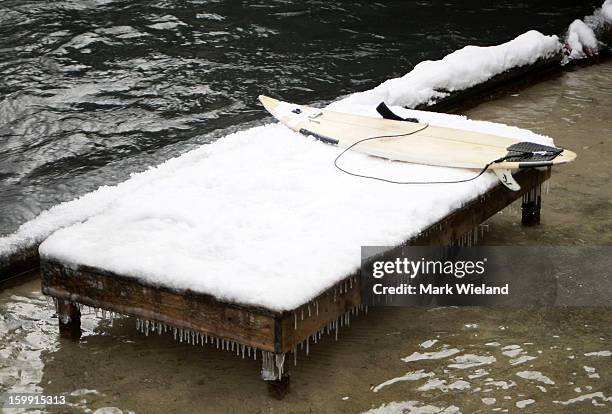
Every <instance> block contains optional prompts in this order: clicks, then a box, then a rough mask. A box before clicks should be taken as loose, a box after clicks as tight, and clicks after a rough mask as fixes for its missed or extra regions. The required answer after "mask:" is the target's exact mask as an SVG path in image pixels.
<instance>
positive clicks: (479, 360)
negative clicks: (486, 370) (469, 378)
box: [448, 354, 496, 369]
mask: <svg viewBox="0 0 612 414" xmlns="http://www.w3.org/2000/svg"><path fill="white" fill-rule="evenodd" d="M454 361H455V363H453V364H449V365H448V367H449V368H456V369H467V368H473V367H478V366H481V365H488V364H492V363H494V362H495V361H496V358H495V357H494V356H483V355H474V354H465V355H459V356H458V357H456V358H455V359H454Z"/></svg>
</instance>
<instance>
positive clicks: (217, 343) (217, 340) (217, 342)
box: [217, 337, 219, 349]
mask: <svg viewBox="0 0 612 414" xmlns="http://www.w3.org/2000/svg"><path fill="white" fill-rule="evenodd" d="M217 349H219V338H218V337H217Z"/></svg>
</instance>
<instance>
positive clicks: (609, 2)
mask: <svg viewBox="0 0 612 414" xmlns="http://www.w3.org/2000/svg"><path fill="white" fill-rule="evenodd" d="M600 13H601V17H603V20H604V22H605V23H607V24H612V0H606V1H604V3H603V4H602V6H601V12H600Z"/></svg>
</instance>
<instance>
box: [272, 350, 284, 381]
mask: <svg viewBox="0 0 612 414" xmlns="http://www.w3.org/2000/svg"><path fill="white" fill-rule="evenodd" d="M274 362H275V363H276V370H277V372H278V379H281V378H282V377H283V367H284V365H285V354H275V355H274Z"/></svg>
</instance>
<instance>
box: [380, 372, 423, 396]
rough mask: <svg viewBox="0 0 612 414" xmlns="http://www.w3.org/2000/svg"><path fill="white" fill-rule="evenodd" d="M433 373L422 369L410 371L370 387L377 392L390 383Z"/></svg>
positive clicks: (421, 377)
mask: <svg viewBox="0 0 612 414" xmlns="http://www.w3.org/2000/svg"><path fill="white" fill-rule="evenodd" d="M433 375H434V374H433V372H424V371H423V370H422V369H420V370H418V371H411V372H408V373H406V375H402V376H401V377H395V378H391V379H390V380H387V381H385V382H382V383H380V384H378V385H377V386H375V387H373V388H372V391H374V392H378V391H380V390H381V389H383V388H384V387H387V386H389V385H391V384H395V383H397V382H403V381H417V380H420V379H423V378H427V377H433Z"/></svg>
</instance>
